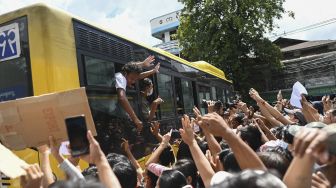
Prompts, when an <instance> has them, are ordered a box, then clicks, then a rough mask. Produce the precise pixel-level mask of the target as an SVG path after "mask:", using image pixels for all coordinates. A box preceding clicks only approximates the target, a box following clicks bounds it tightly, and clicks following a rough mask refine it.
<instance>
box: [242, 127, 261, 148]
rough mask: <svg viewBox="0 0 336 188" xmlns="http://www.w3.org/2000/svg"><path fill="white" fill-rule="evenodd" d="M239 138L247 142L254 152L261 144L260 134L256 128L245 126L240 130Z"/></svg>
mask: <svg viewBox="0 0 336 188" xmlns="http://www.w3.org/2000/svg"><path fill="white" fill-rule="evenodd" d="M239 131H240V138H241V139H242V140H244V141H245V142H247V144H248V145H249V146H250V147H251V148H252V149H253V150H254V151H257V150H258V149H259V147H260V146H261V145H262V144H263V143H262V140H261V133H260V131H259V129H258V128H257V127H254V126H246V127H243V128H241V129H239Z"/></svg>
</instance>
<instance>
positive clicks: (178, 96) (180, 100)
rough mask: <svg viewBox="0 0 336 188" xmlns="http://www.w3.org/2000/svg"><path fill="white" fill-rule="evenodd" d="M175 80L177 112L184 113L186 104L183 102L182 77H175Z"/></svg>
mask: <svg viewBox="0 0 336 188" xmlns="http://www.w3.org/2000/svg"><path fill="white" fill-rule="evenodd" d="M174 80H175V92H176V93H175V94H176V112H177V114H179V115H183V114H184V104H183V99H184V98H183V92H182V86H181V79H180V78H178V77H175V78H174Z"/></svg>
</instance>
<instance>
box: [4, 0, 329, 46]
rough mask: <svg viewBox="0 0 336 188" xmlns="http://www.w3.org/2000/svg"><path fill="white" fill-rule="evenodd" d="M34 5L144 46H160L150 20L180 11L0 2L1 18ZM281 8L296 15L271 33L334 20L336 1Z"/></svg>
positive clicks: (149, 5)
mask: <svg viewBox="0 0 336 188" xmlns="http://www.w3.org/2000/svg"><path fill="white" fill-rule="evenodd" d="M37 2H44V3H46V4H49V5H52V6H56V7H58V8H60V9H63V10H65V11H67V12H70V13H71V14H74V15H77V16H79V17H81V18H83V19H86V20H89V21H91V22H93V23H95V24H97V25H101V26H103V27H104V28H110V29H111V30H112V31H114V32H115V33H118V34H120V35H122V36H125V37H127V38H130V39H132V40H134V41H137V42H141V43H145V44H147V45H155V44H158V43H160V41H159V40H157V39H155V38H154V37H152V36H151V32H150V20H151V19H152V18H155V17H158V16H161V15H164V14H166V13H170V12H173V11H175V10H179V9H182V8H183V5H182V4H181V3H179V2H177V0H0V14H3V13H6V12H9V11H12V10H15V9H18V8H20V7H24V6H27V5H30V4H33V3H37ZM284 7H285V9H286V10H291V11H293V12H294V13H295V19H292V18H289V17H288V16H284V17H283V19H281V20H279V21H276V23H277V24H278V26H279V28H278V29H276V30H274V31H273V33H276V34H280V33H284V32H289V31H292V30H294V29H298V28H302V27H305V26H308V25H311V24H314V23H318V22H321V21H324V20H328V19H332V18H336V11H335V10H334V9H335V7H336V0H319V1H316V0H287V1H286V3H285V4H284ZM335 31H336V22H335V23H333V24H330V25H328V26H324V27H320V28H318V29H314V30H309V31H306V32H300V33H297V34H294V35H288V36H283V37H289V38H297V39H303V40H326V39H336V32H335ZM269 36H272V35H271V34H270V35H269ZM270 39H271V40H274V39H275V38H274V37H273V38H270Z"/></svg>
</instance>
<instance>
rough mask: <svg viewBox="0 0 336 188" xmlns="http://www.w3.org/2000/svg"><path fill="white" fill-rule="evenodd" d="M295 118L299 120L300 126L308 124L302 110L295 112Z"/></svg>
mask: <svg viewBox="0 0 336 188" xmlns="http://www.w3.org/2000/svg"><path fill="white" fill-rule="evenodd" d="M294 117H295V119H297V120H299V122H298V124H299V125H300V126H305V125H306V124H307V120H306V118H305V117H304V116H303V113H302V112H295V113H294Z"/></svg>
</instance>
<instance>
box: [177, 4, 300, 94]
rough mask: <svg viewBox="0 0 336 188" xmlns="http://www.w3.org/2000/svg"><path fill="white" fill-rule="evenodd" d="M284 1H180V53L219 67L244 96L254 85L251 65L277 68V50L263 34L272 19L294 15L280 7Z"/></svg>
mask: <svg viewBox="0 0 336 188" xmlns="http://www.w3.org/2000/svg"><path fill="white" fill-rule="evenodd" d="M284 1H285V0H180V2H182V3H183V4H184V9H183V10H182V14H181V18H180V26H179V29H178V39H179V42H180V45H181V47H182V54H183V56H184V57H187V58H188V59H190V60H192V61H196V60H205V61H208V62H209V63H211V64H213V65H215V66H217V67H219V68H221V69H222V70H224V72H225V73H226V75H227V77H228V78H229V79H232V80H233V82H234V86H235V89H236V90H238V91H240V93H241V94H242V95H245V94H246V91H248V89H249V87H251V86H253V87H258V86H256V85H258V83H255V82H254V81H253V78H254V77H255V72H253V71H256V69H255V68H253V67H255V65H261V64H262V65H263V66H265V65H266V67H268V70H265V72H267V71H269V70H270V67H272V68H273V69H274V68H275V69H277V68H280V58H281V53H280V49H279V48H278V47H277V46H275V45H274V44H272V43H271V41H269V40H268V39H267V38H266V37H265V36H264V34H265V33H269V32H271V31H272V30H273V29H274V28H275V27H276V25H275V23H274V21H275V20H276V19H280V18H281V17H282V15H283V14H284V13H288V14H289V15H290V16H294V14H293V12H286V11H285V10H284V8H283V3H284ZM263 73H264V72H263ZM266 75H267V74H266ZM264 79H269V78H264ZM257 80H259V79H257ZM261 85H262V84H260V86H261ZM264 87H265V86H264Z"/></svg>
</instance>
